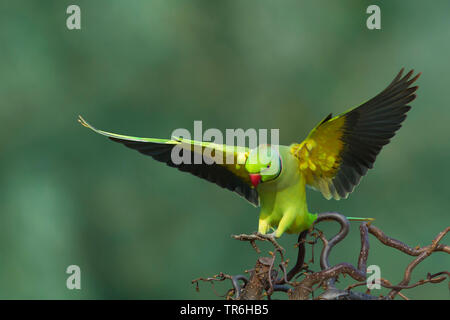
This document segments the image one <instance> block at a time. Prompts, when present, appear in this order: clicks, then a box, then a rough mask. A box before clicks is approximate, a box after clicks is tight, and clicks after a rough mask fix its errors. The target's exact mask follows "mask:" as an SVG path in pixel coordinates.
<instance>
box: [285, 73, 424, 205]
mask: <svg viewBox="0 0 450 320" xmlns="http://www.w3.org/2000/svg"><path fill="white" fill-rule="evenodd" d="M402 73H403V69H402V70H401V71H400V72H399V73H398V75H397V76H396V77H395V79H394V80H393V81H392V82H391V84H390V85H389V86H388V87H387V88H386V89H384V90H383V91H382V92H381V93H379V94H378V95H377V96H375V97H374V98H372V99H370V100H369V101H367V102H366V103H364V104H362V105H361V106H359V107H357V108H354V109H352V110H350V111H347V112H345V113H343V114H341V115H339V116H336V117H334V118H333V117H332V116H331V114H330V115H328V116H327V117H326V118H325V119H324V120H322V122H320V123H319V124H318V125H317V126H316V127H315V128H314V129H313V130H312V131H311V132H310V134H309V135H308V137H307V138H306V139H305V141H303V142H302V143H300V144H293V145H291V153H292V154H293V155H294V156H295V157H297V159H298V161H299V169H300V171H301V172H302V173H303V175H304V177H305V179H306V183H307V184H308V185H309V186H311V187H312V188H314V189H316V190H319V191H320V192H322V194H323V196H324V197H325V198H327V199H331V198H334V199H336V200H339V199H341V198H347V197H348V194H349V193H351V192H352V191H353V190H354V188H355V186H357V185H358V183H359V181H360V180H361V177H363V176H364V175H365V174H366V173H367V170H368V169H371V168H372V167H373V163H374V162H375V159H376V157H377V155H378V153H379V152H380V150H381V149H382V147H383V146H384V145H386V144H388V143H389V141H390V139H391V138H392V137H393V136H394V135H395V132H396V131H397V130H398V129H399V128H400V127H401V123H402V122H403V121H404V120H405V118H406V113H407V112H408V111H409V109H410V108H411V107H410V106H408V104H409V103H410V102H411V101H412V100H414V99H415V97H416V95H415V91H416V90H417V88H418V87H417V86H414V87H411V84H412V83H413V82H415V81H416V80H417V78H418V77H419V76H420V73H419V74H417V75H416V76H415V77H413V78H411V76H412V75H413V70H411V71H410V72H409V73H408V74H406V75H405V76H404V77H402Z"/></svg>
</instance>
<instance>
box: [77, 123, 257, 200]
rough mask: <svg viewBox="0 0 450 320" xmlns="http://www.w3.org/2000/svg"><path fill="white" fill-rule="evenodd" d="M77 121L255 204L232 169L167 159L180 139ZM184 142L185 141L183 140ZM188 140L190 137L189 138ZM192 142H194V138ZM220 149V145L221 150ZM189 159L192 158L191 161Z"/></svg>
mask: <svg viewBox="0 0 450 320" xmlns="http://www.w3.org/2000/svg"><path fill="white" fill-rule="evenodd" d="M78 121H79V122H80V123H81V124H82V125H83V126H84V127H86V128H89V129H91V130H93V131H94V132H96V133H99V134H101V135H104V136H106V137H108V138H109V139H111V140H112V141H115V142H119V143H121V144H123V145H125V146H126V147H128V148H131V149H134V150H137V151H139V152H140V153H142V154H145V155H148V156H151V157H152V158H153V159H155V160H157V161H160V162H164V163H166V164H167V165H168V166H170V167H174V168H177V169H178V170H180V171H183V172H189V173H191V174H193V175H195V176H197V177H199V178H202V179H205V180H207V181H209V182H213V183H215V184H217V185H218V186H220V187H222V188H225V189H228V190H230V191H233V192H235V193H237V194H238V195H240V196H242V197H244V198H245V199H246V200H247V201H249V202H250V203H251V204H253V205H254V206H259V195H258V192H257V191H256V189H255V188H252V187H251V186H250V185H249V184H248V183H247V182H246V181H244V180H243V179H242V178H241V177H239V176H237V175H236V174H235V173H233V172H232V171H230V170H228V169H227V167H226V166H224V165H220V164H216V163H212V164H206V163H204V162H202V163H201V164H194V163H191V164H187V163H181V164H175V163H174V162H173V161H172V159H171V154H172V149H173V148H174V147H175V146H177V145H180V144H182V143H184V142H181V141H179V140H170V139H153V138H140V137H132V136H126V135H119V134H115V133H110V132H106V131H102V130H99V129H96V128H95V127H93V126H92V125H90V124H89V123H88V122H87V121H86V120H84V119H83V118H82V117H81V116H79V118H78ZM185 141H188V140H185ZM189 141H190V140H189ZM194 142H195V141H194ZM184 150H186V151H188V152H190V153H191V154H190V156H191V159H192V157H193V151H192V150H190V149H183V152H185V151H184ZM220 151H223V148H222V150H220ZM191 162H193V161H191Z"/></svg>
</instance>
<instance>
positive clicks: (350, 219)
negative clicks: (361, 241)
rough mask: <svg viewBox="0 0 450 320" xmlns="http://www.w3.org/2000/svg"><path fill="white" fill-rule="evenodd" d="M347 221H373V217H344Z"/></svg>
mask: <svg viewBox="0 0 450 320" xmlns="http://www.w3.org/2000/svg"><path fill="white" fill-rule="evenodd" d="M346 218H347V220H349V221H375V218H361V217H346Z"/></svg>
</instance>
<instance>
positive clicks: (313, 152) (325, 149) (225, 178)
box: [78, 69, 420, 237]
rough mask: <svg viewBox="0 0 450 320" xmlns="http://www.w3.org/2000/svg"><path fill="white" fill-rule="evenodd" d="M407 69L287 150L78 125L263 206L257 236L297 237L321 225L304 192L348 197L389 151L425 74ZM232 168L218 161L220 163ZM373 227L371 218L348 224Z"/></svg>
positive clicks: (283, 147)
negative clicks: (201, 158)
mask: <svg viewBox="0 0 450 320" xmlns="http://www.w3.org/2000/svg"><path fill="white" fill-rule="evenodd" d="M412 75H413V70H411V71H410V72H409V73H407V74H406V75H405V76H403V69H402V70H401V71H400V72H399V73H398V75H397V76H396V77H395V78H394V80H393V81H392V82H391V83H390V84H389V86H387V87H386V89H384V90H383V91H382V92H381V93H379V94H378V95H377V96H375V97H374V98H372V99H370V100H368V101H367V102H365V103H363V104H362V105H360V106H358V107H356V108H353V109H350V110H349V111H347V112H344V113H342V114H340V115H338V116H335V117H332V115H331V114H329V115H328V116H327V117H325V119H323V120H322V121H321V122H320V123H319V124H318V125H317V126H316V127H315V128H314V129H313V130H312V131H311V132H310V133H309V135H308V136H307V137H306V139H305V140H304V141H303V142H301V143H293V144H291V145H289V146H284V145H280V146H274V145H267V144H264V145H259V146H258V147H256V148H254V149H249V148H245V147H235V146H227V145H221V144H215V143H212V142H203V141H194V140H188V139H182V138H178V137H172V139H154V138H139V137H132V136H125V135H120V134H115V133H109V132H105V131H102V130H98V129H96V128H94V127H93V126H91V125H90V124H88V123H87V122H86V121H85V120H84V119H83V118H82V117H81V116H80V117H79V119H78V120H79V122H80V123H81V124H82V125H83V126H85V127H87V128H89V129H92V130H93V131H95V132H97V133H99V134H101V135H104V136H106V137H108V138H110V139H111V140H113V141H115V142H119V143H122V144H124V145H125V146H127V147H129V148H132V149H135V150H137V151H139V152H140V153H143V154H145V155H147V156H151V157H152V158H153V159H155V160H158V161H161V162H164V163H166V164H167V165H169V166H171V167H175V168H177V169H179V170H180V171H184V172H190V173H191V174H194V175H195V176H197V177H200V178H202V179H205V180H208V181H210V182H213V183H215V184H217V185H219V186H220V187H223V188H226V189H228V190H231V191H233V192H235V193H237V194H238V195H240V196H242V197H244V198H245V199H246V200H247V201H249V202H250V203H251V204H253V205H255V206H260V207H261V211H260V217H259V226H258V232H259V233H261V234H267V233H268V232H269V230H275V232H274V234H273V235H274V236H275V237H280V236H281V235H282V234H283V233H285V232H287V233H300V232H302V231H304V230H307V229H309V228H310V227H311V226H312V224H313V223H314V221H315V220H316V219H317V214H313V213H310V212H309V211H308V206H307V203H306V190H305V189H306V186H309V187H311V188H312V189H314V190H317V191H320V192H321V193H322V195H323V196H324V197H325V198H326V199H331V198H334V199H336V200H339V199H341V198H347V197H348V195H349V193H351V192H352V191H353V190H354V188H355V187H356V186H357V185H358V183H359V182H360V180H361V177H363V176H364V175H365V174H366V173H367V171H368V169H371V168H372V167H373V163H374V162H375V159H376V157H377V155H378V153H379V152H380V150H381V148H382V147H383V146H384V145H386V144H388V143H389V141H390V139H391V138H392V137H393V136H394V135H395V133H396V131H397V130H398V129H399V128H400V127H401V123H402V122H403V121H404V120H405V118H406V113H407V112H408V111H409V110H410V108H411V107H410V106H408V104H409V103H410V102H411V101H413V100H414V99H415V97H416V95H415V91H416V90H417V88H418V87H417V86H413V87H411V84H412V83H414V82H415V81H416V80H417V78H418V77H419V76H420V73H419V74H417V75H416V76H414V77H412ZM174 151H176V152H175V153H177V152H180V151H181V153H183V154H184V155H189V156H193V155H195V154H196V153H197V154H199V153H202V154H203V155H205V154H209V155H210V160H211V161H209V163H205V162H202V163H199V164H196V163H191V162H189V161H184V162H179V161H174V159H173V154H174ZM218 155H220V156H221V157H225V158H226V159H227V160H229V159H231V160H233V161H217V160H216V159H220V157H217V156H218ZM349 219H354V220H361V219H362V220H370V218H349Z"/></svg>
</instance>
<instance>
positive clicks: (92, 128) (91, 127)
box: [77, 115, 96, 131]
mask: <svg viewBox="0 0 450 320" xmlns="http://www.w3.org/2000/svg"><path fill="white" fill-rule="evenodd" d="M77 120H78V122H79V123H80V124H81V125H82V126H83V127H85V128H88V129H91V130H94V131H96V129H95V128H94V127H93V126H91V125H90V124H89V123H88V122H87V121H86V120H84V118H83V117H82V116H81V115H78V119H77Z"/></svg>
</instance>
